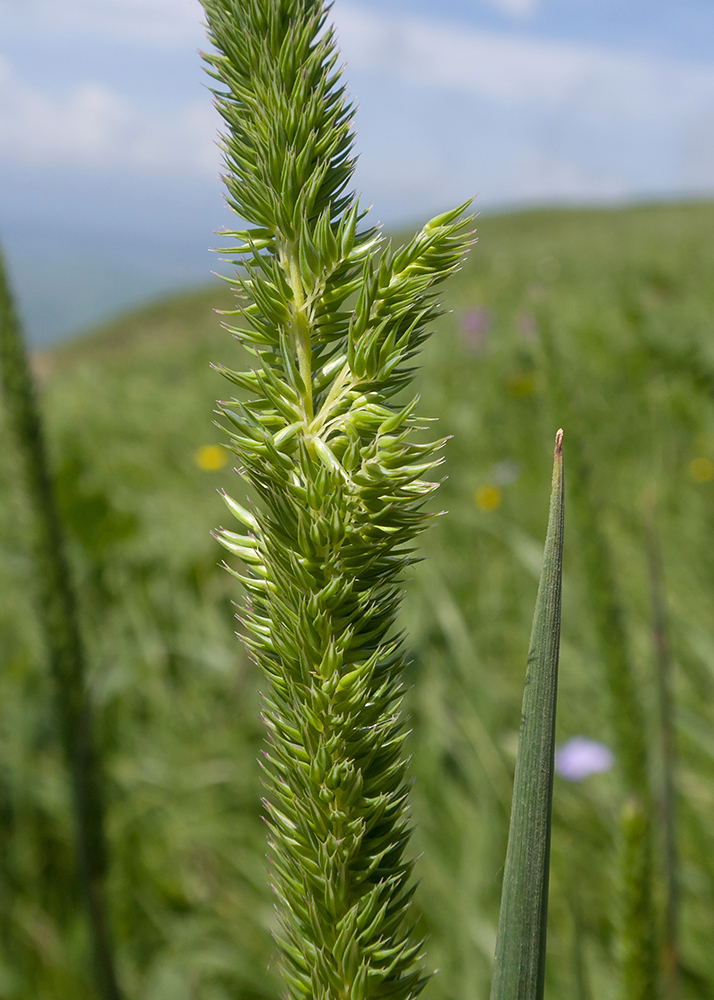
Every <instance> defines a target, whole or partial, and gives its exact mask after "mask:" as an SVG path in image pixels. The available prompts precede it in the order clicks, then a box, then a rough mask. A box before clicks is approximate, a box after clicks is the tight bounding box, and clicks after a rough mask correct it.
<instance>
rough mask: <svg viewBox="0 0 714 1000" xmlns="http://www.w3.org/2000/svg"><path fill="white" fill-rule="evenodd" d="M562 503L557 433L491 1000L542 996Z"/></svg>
mask: <svg viewBox="0 0 714 1000" xmlns="http://www.w3.org/2000/svg"><path fill="white" fill-rule="evenodd" d="M563 501H564V484H563V432H562V431H558V434H557V436H556V439H555V460H554V463H553V486H552V492H551V498H550V516H549V519H548V534H547V537H546V542H545V551H544V554H543V569H542V572H541V578H540V584H539V586H538V598H537V600H536V608H535V615H534V617H533V631H532V632H531V643H530V651H529V653H528V668H527V671H526V684H525V691H524V693H523V709H522V713H521V728H520V734H519V739H518V757H517V759H516V774H515V780H514V786H513V805H512V807H511V826H510V830H509V835H508V851H507V853H506V869H505V875H504V879H503V892H502V895H501V913H500V917H499V923H498V938H497V941H496V959H495V964H494V973H493V984H492V987H491V1000H540V998H541V997H542V996H543V985H544V974H545V943H546V929H547V920H548V868H549V864H550V818H551V809H552V802H553V768H554V750H555V708H556V700H557V691H558V652H559V648H560V601H561V589H562V576H563V519H564V504H563Z"/></svg>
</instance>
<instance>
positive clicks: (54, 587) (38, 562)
mask: <svg viewBox="0 0 714 1000" xmlns="http://www.w3.org/2000/svg"><path fill="white" fill-rule="evenodd" d="M0 384H1V385H2V391H3V395H4V399H5V408H6V413H7V422H8V427H9V430H10V434H11V436H12V438H13V440H14V443H15V447H16V450H17V453H18V455H19V458H20V463H21V468H22V476H23V479H24V489H25V498H26V501H27V505H28V509H29V512H30V517H31V523H32V535H33V557H34V577H35V580H36V581H37V587H38V593H37V597H38V605H39V612H40V618H41V622H42V628H43V631H44V636H45V643H46V647H47V653H48V658H49V662H50V668H51V671H52V674H53V676H54V680H55V692H56V695H55V696H56V708H57V716H58V720H59V729H60V737H61V741H62V749H63V752H64V757H65V762H66V765H67V768H68V770H69V772H70V777H71V786H72V796H73V802H74V824H75V843H76V857H77V870H78V877H79V881H80V883H81V888H82V894H83V897H84V904H85V907H86V910H87V915H88V918H89V925H90V931H91V938H92V945H93V950H94V964H95V974H96V982H97V992H98V994H99V996H101V997H102V998H103V1000H119V998H120V996H121V994H120V992H119V988H118V985H117V979H116V974H115V970H114V959H113V954H112V946H111V941H110V933H109V925H108V920H107V913H106V904H105V899H104V881H105V873H106V868H107V864H106V848H105V839H104V828H103V809H102V804H101V795H100V788H101V777H100V773H99V762H98V759H97V755H96V751H95V749H94V746H93V739H92V722H91V712H90V705H89V699H88V696H87V690H86V664H85V654H84V647H83V643H82V638H81V634H80V629H79V616H78V611H77V600H76V596H75V592H74V588H73V586H72V581H71V577H70V571H69V565H68V562H67V559H66V556H65V546H64V538H63V532H62V527H61V524H60V519H59V515H58V513H57V507H56V504H55V499H54V492H53V487H52V480H51V477H50V472H49V466H48V462H47V455H46V451H45V444H44V437H43V433H42V424H41V420H40V413H39V408H38V405H37V400H36V396H35V391H34V386H33V383H32V376H31V373H30V368H29V364H28V358H27V352H26V350H25V346H24V343H23V338H22V333H21V330H20V324H19V320H18V317H17V314H16V311H15V308H14V305H13V301H12V297H11V295H10V290H9V287H8V283H7V280H6V277H5V273H4V269H3V264H2V259H1V258H0Z"/></svg>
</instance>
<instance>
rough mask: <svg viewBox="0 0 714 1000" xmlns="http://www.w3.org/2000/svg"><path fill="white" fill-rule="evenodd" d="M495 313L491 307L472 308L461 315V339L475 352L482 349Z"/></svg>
mask: <svg viewBox="0 0 714 1000" xmlns="http://www.w3.org/2000/svg"><path fill="white" fill-rule="evenodd" d="M492 323H493V315H492V314H491V311H490V310H489V309H470V310H469V311H468V312H465V313H463V315H462V317H461V340H462V343H463V344H464V346H465V347H467V348H468V349H469V350H470V351H472V352H473V353H474V354H477V353H478V352H479V351H481V350H482V348H483V346H484V341H485V340H486V334H487V333H488V331H489V330H490V329H491V324H492Z"/></svg>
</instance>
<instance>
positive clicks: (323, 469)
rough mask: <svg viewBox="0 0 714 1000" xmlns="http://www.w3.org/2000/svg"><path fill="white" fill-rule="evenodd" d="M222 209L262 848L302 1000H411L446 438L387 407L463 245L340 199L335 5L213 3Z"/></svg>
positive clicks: (275, 0)
mask: <svg viewBox="0 0 714 1000" xmlns="http://www.w3.org/2000/svg"><path fill="white" fill-rule="evenodd" d="M204 6H205V9H206V14H207V19H208V34H209V38H210V41H211V43H212V44H213V46H214V47H215V53H212V54H210V55H207V56H206V57H205V58H206V61H207V63H208V66H209V71H210V73H211V75H212V76H213V78H214V79H215V80H216V81H218V84H219V87H218V89H217V90H216V92H215V93H216V102H217V106H218V109H219V111H220V113H221V115H222V116H223V119H224V121H225V123H226V132H225V135H224V140H223V141H224V152H225V160H226V166H227V171H228V174H227V177H226V184H227V188H228V202H229V205H230V206H231V208H233V210H234V211H235V212H236V213H237V215H238V216H240V217H241V218H242V219H244V220H246V221H247V222H248V224H249V228H247V229H245V230H242V231H237V232H233V233H229V234H227V235H229V236H231V237H233V238H235V239H237V240H238V241H239V246H238V250H237V251H231V252H234V253H237V260H236V263H237V264H239V266H240V271H239V273H238V276H237V277H236V278H235V279H234V280H235V284H236V286H237V288H238V290H239V293H240V295H241V297H242V299H243V302H242V305H241V308H240V309H238V310H237V311H236V312H235V314H234V315H238V316H240V318H241V324H240V325H239V326H238V327H235V328H231V329H232V330H233V332H234V334H235V335H236V337H237V339H238V340H239V341H240V342H241V344H242V345H243V346H244V347H245V348H246V349H247V350H248V351H249V352H250V353H251V354H252V355H253V358H254V366H253V369H252V370H250V371H247V372H245V371H244V372H236V371H232V370H230V369H228V368H224V367H221V368H220V369H219V370H220V371H221V372H222V373H223V374H224V375H225V376H226V378H228V380H229V381H231V382H232V383H233V384H234V385H236V386H237V387H238V388H239V389H240V390H241V395H240V398H236V399H232V400H229V401H225V402H223V403H221V404H219V405H220V407H221V413H222V415H223V417H224V418H225V423H226V430H227V432H228V435H229V437H230V442H231V447H232V449H233V451H234V452H235V454H236V455H237V456H238V458H239V460H240V463H241V467H242V471H243V474H244V476H245V478H246V480H247V481H248V483H249V484H250V485H251V487H252V488H253V489H254V491H255V493H256V494H257V497H258V503H257V504H256V506H255V509H254V510H248V509H246V508H245V507H243V506H242V505H240V504H238V503H236V502H235V501H234V500H232V499H230V498H228V497H226V502H227V504H228V507H229V509H230V510H231V511H232V513H233V514H234V515H235V517H236V518H237V520H238V522H239V523H240V525H241V531H238V532H234V531H226V530H221V531H220V532H219V533H218V538H219V540H220V541H221V543H222V544H223V545H224V546H225V547H226V548H227V549H228V551H229V552H231V553H233V554H234V555H236V556H238V557H239V558H240V559H241V560H242V561H243V563H244V564H245V565H246V566H247V570H246V572H245V573H243V574H239V573H236V575H237V576H238V577H239V579H240V580H241V582H242V583H243V585H244V586H245V588H246V590H247V592H248V594H249V600H248V602H247V605H246V613H245V620H244V626H245V633H246V635H245V641H246V644H247V646H248V648H249V650H250V651H251V653H252V655H253V657H254V659H255V660H256V662H257V663H258V664H259V665H260V666H261V668H262V669H263V671H264V672H265V674H266V676H267V677H268V679H269V681H270V690H269V693H268V694H267V696H266V699H265V713H264V716H265V722H266V725H267V728H268V733H269V740H270V748H269V752H268V753H267V754H266V759H265V770H266V780H267V784H268V788H269V800H268V802H267V803H266V809H267V812H268V817H269V825H270V853H271V859H272V874H273V880H274V888H275V894H276V898H277V908H278V913H279V918H280V924H281V930H280V932H279V934H278V944H279V948H280V953H281V957H282V968H283V974H284V978H285V982H286V985H287V989H288V992H289V994H290V995H291V996H293V997H296V998H298V997H305V998H307V997H309V998H318V997H320V998H321V997H325V998H327V997H335V998H337V997H340V998H343V997H344V998H347V997H350V998H351V1000H362V998H364V997H367V996H389V997H393V998H394V1000H401V998H408V997H412V996H415V995H416V994H417V993H418V992H419V991H420V990H421V988H422V986H423V983H424V976H423V974H422V972H421V970H420V967H419V953H420V947H421V946H420V943H419V942H418V941H417V940H414V937H413V928H412V920H411V919H410V916H409V904H410V899H411V895H412V891H413V890H412V888H411V887H410V875H411V869H412V863H411V862H410V861H409V860H407V859H406V857H405V849H406V846H407V842H408V839H409V821H408V817H407V787H406V784H405V767H406V763H405V759H404V755H403V752H402V745H403V743H404V740H405V736H406V734H405V732H404V729H403V725H402V723H401V721H400V718H399V712H398V710H399V705H400V701H401V698H402V686H401V676H402V671H403V668H404V663H405V652H404V648H403V645H402V640H401V637H400V636H399V635H398V634H396V633H395V628H394V626H395V620H396V616H397V612H398V608H399V604H400V599H401V593H402V579H403V571H404V569H405V568H406V567H407V566H408V565H409V564H410V562H412V559H413V556H412V553H413V549H412V548H411V547H410V544H411V542H412V541H413V539H414V538H415V536H416V535H417V534H418V533H419V532H420V531H421V530H422V528H423V527H424V526H425V524H426V522H427V521H428V519H429V516H430V515H428V514H427V513H426V512H425V510H424V505H425V503H426V501H427V499H428V498H429V497H430V495H431V494H432V492H433V491H434V489H435V488H436V484H435V483H433V482H429V481H425V479H424V478H423V477H424V476H428V475H429V473H430V472H431V471H432V470H433V469H434V467H435V466H436V465H437V464H438V462H439V459H438V457H437V452H438V450H439V448H440V447H441V444H442V442H441V441H427V442H424V441H418V440H415V438H414V431H416V430H418V429H419V427H418V422H417V418H416V417H415V414H414V411H415V406H416V399H412V400H411V401H409V402H407V403H406V405H405V404H404V401H401V402H399V403H397V402H395V401H394V397H395V396H396V394H397V393H399V392H400V390H403V389H404V388H405V387H406V386H407V385H408V384H409V382H410V381H411V377H412V369H411V367H410V363H411V361H412V359H413V357H414V355H415V353H416V351H417V349H418V348H419V346H420V344H421V343H422V341H423V340H424V339H425V337H426V336H427V333H428V331H429V326H430V324H431V323H432V321H433V320H434V319H435V318H436V317H437V315H438V314H439V307H438V303H437V302H436V299H435V286H436V285H437V284H438V283H439V282H440V281H442V280H443V279H444V278H445V277H447V276H448V275H449V274H450V273H451V272H452V271H453V270H454V269H455V268H456V267H457V266H458V264H459V261H460V260H461V258H462V255H463V253H464V250H465V248H466V246H467V245H468V235H467V234H466V233H465V226H466V223H465V222H464V221H463V220H461V221H460V220H459V217H460V215H461V212H462V208H463V207H465V206H462V208H458V209H456V210H454V211H452V212H449V213H446V214H445V215H443V216H441V217H439V218H437V219H434V220H432V221H431V222H430V223H428V224H427V225H426V226H425V227H424V229H423V230H422V231H421V232H420V233H418V234H417V235H416V236H415V237H414V239H413V240H412V241H411V242H410V243H409V244H408V245H407V246H405V247H402V248H401V249H399V250H397V251H392V249H391V247H390V246H389V245H385V244H384V243H383V241H382V238H381V236H380V234H379V232H378V230H376V229H374V228H366V229H363V228H361V225H360V224H361V221H362V219H363V213H362V212H361V211H360V209H359V206H358V204H357V202H356V200H355V199H354V197H353V196H352V194H351V193H349V185H350V183H351V178H352V172H353V166H354V158H353V152H352V142H353V136H352V131H351V119H352V113H353V112H352V109H351V107H350V105H349V103H348V102H347V98H346V95H345V91H344V88H343V87H342V86H341V84H340V79H339V71H338V70H337V69H336V63H337V58H338V53H337V49H336V46H335V39H334V35H333V32H332V29H331V28H330V27H329V26H328V25H327V24H326V16H327V11H328V7H327V5H326V4H324V3H322V2H315V0H205V3H204Z"/></svg>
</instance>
